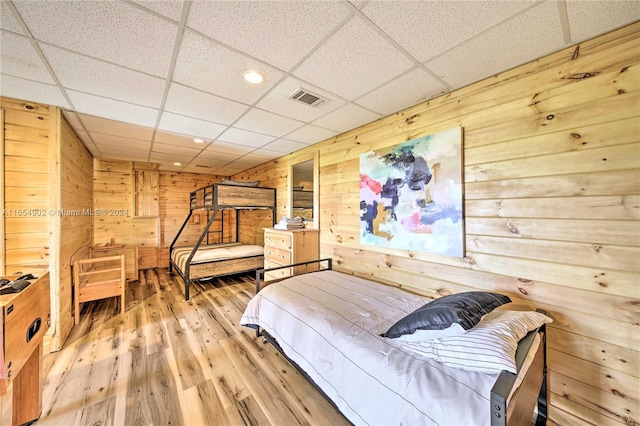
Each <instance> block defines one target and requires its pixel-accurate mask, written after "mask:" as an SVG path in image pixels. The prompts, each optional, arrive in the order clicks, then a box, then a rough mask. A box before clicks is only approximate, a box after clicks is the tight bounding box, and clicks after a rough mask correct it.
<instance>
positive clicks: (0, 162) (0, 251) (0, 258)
mask: <svg viewBox="0 0 640 426" xmlns="http://www.w3.org/2000/svg"><path fill="white" fill-rule="evenodd" d="M4 153H5V141H4V109H2V108H0V209H2V218H1V219H0V275H5V271H4V265H5V261H6V259H5V255H4V253H5V246H6V241H5V216H6V208H7V206H6V205H5V202H4Z"/></svg>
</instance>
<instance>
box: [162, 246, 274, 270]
mask: <svg viewBox="0 0 640 426" xmlns="http://www.w3.org/2000/svg"><path fill="white" fill-rule="evenodd" d="M193 247H194V246H187V247H176V248H174V249H173V252H172V253H171V260H173V263H174V264H175V265H176V266H177V267H178V268H179V269H180V270H181V271H183V272H184V270H185V266H186V265H187V259H188V258H189V255H190V254H191V252H192V251H193ZM253 256H264V247H262V246H258V245H252V244H242V243H222V244H209V245H201V246H200V247H198V251H197V252H196V253H195V254H194V255H193V258H192V259H191V264H198V263H209V262H218V261H221V260H228V259H238V258H243V257H253Z"/></svg>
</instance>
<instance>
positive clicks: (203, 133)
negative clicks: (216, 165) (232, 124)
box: [158, 112, 227, 139]
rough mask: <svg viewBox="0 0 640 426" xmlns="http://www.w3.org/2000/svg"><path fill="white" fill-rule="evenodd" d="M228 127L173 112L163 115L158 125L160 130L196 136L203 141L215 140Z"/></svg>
mask: <svg viewBox="0 0 640 426" xmlns="http://www.w3.org/2000/svg"><path fill="white" fill-rule="evenodd" d="M226 127H227V126H224V125H222V124H217V123H212V122H210V121H204V120H198V119H197V118H191V117H185V116H183V115H178V114H174V113H171V112H164V113H162V118H161V119H160V124H159V125H158V129H162V130H168V131H170V132H175V133H182V134H184V135H194V136H197V137H199V138H203V139H215V138H216V137H217V136H218V135H219V134H220V133H222V131H223V130H224V129H226Z"/></svg>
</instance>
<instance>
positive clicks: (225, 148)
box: [201, 141, 255, 158]
mask: <svg viewBox="0 0 640 426" xmlns="http://www.w3.org/2000/svg"><path fill="white" fill-rule="evenodd" d="M254 149H255V148H253V147H250V146H246V145H237V144H234V143H227V142H220V141H215V142H213V143H212V144H211V145H209V146H208V147H207V149H206V150H205V151H204V152H203V153H202V154H201V155H203V156H207V157H212V158H213V157H216V156H218V155H219V154H223V155H231V156H233V157H240V156H242V155H245V154H247V153H249V152H252V151H253V150H254Z"/></svg>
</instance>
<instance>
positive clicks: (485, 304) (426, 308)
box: [382, 291, 511, 339]
mask: <svg viewBox="0 0 640 426" xmlns="http://www.w3.org/2000/svg"><path fill="white" fill-rule="evenodd" d="M509 302H511V299H509V297H508V296H505V295H503V294H497V293H488V292H485V291H468V292H465V293H457V294H451V295H449V296H443V297H440V298H438V299H436V300H433V301H431V302H429V303H427V304H426V305H423V306H421V307H419V308H418V309H416V310H415V311H413V312H411V313H410V314H409V315H407V316H405V317H404V318H402V319H400V320H399V321H398V322H396V323H395V324H393V325H392V326H391V328H389V330H387V332H386V333H384V334H383V335H382V336H383V337H389V338H391V339H395V338H396V337H400V336H402V335H404V334H413V333H414V332H415V331H416V330H444V329H445V328H448V327H450V326H451V324H454V323H458V324H460V326H461V327H462V328H464V329H465V330H468V329H470V328H471V327H473V326H474V325H476V324H477V323H478V322H480V319H481V318H482V316H483V315H485V314H488V313H489V312H491V311H493V310H494V309H495V308H497V307H498V306H500V305H504V304H505V303H509Z"/></svg>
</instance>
